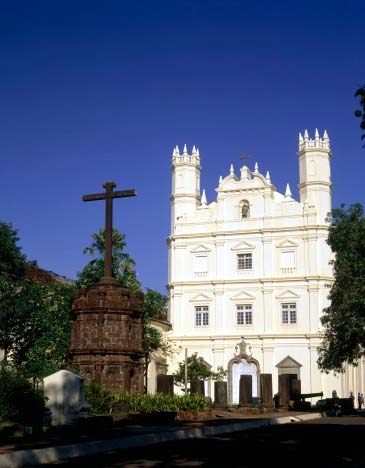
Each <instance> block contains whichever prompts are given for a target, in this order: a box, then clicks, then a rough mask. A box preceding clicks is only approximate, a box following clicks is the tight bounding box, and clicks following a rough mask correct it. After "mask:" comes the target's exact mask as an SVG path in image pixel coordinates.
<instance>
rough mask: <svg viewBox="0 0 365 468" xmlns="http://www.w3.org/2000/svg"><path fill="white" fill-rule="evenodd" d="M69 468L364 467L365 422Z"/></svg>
mask: <svg viewBox="0 0 365 468" xmlns="http://www.w3.org/2000/svg"><path fill="white" fill-rule="evenodd" d="M62 465H63V466H68V467H71V466H72V467H76V466H77V467H80V466H88V467H121V466H122V467H125V468H147V467H148V468H150V467H153V468H155V467H205V466H211V467H222V468H228V467H243V468H246V467H247V468H251V467H255V468H258V467H260V468H261V467H274V466H277V467H280V468H284V467H290V468H297V467H306V468H317V467H321V468H337V467H341V468H342V467H351V468H353V467H356V468H360V467H365V418H362V417H340V418H325V419H321V420H316V421H308V422H304V423H296V424H290V425H283V426H276V427H272V428H268V429H264V430H263V429H261V430H255V431H247V432H237V433H232V434H224V435H222V436H215V437H210V438H205V439H193V440H188V441H181V442H167V443H164V444H159V445H155V446H149V447H144V448H138V449H133V450H128V451H123V452H120V453H112V454H105V455H100V456H97V457H92V458H91V457H90V458H84V459H78V460H77V461H74V462H72V463H67V464H62Z"/></svg>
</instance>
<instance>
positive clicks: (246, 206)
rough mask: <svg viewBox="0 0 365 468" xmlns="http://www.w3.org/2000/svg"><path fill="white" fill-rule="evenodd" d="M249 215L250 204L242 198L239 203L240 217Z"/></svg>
mask: <svg viewBox="0 0 365 468" xmlns="http://www.w3.org/2000/svg"><path fill="white" fill-rule="evenodd" d="M249 217H250V204H249V203H248V201H247V200H243V201H242V203H241V218H249Z"/></svg>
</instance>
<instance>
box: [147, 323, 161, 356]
mask: <svg viewBox="0 0 365 468" xmlns="http://www.w3.org/2000/svg"><path fill="white" fill-rule="evenodd" d="M142 346H143V351H144V353H145V354H148V355H149V356H150V355H152V353H154V352H155V351H159V350H161V349H162V348H163V346H164V345H163V340H162V333H161V332H160V330H158V329H157V328H155V327H152V326H151V325H148V324H146V325H145V326H144V327H143V342H142Z"/></svg>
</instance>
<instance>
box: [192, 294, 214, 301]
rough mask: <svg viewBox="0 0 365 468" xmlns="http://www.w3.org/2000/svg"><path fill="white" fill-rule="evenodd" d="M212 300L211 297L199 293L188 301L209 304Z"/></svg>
mask: <svg viewBox="0 0 365 468" xmlns="http://www.w3.org/2000/svg"><path fill="white" fill-rule="evenodd" d="M212 300H213V298H212V297H211V296H208V295H207V294H204V293H199V294H196V295H195V296H193V297H192V298H191V299H189V302H199V303H203V302H211V301H212Z"/></svg>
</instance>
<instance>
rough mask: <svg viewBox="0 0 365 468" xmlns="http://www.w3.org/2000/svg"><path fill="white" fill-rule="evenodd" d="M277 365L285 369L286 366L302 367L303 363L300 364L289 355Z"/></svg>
mask: <svg viewBox="0 0 365 468" xmlns="http://www.w3.org/2000/svg"><path fill="white" fill-rule="evenodd" d="M275 367H280V368H281V369H285V368H292V367H302V364H299V362H298V361H296V360H295V359H293V358H292V357H290V356H287V357H286V358H284V359H283V360H282V361H280V362H279V363H278V364H276V366H275Z"/></svg>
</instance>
